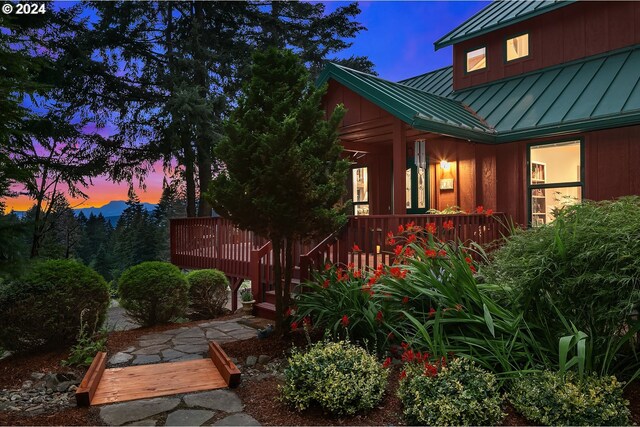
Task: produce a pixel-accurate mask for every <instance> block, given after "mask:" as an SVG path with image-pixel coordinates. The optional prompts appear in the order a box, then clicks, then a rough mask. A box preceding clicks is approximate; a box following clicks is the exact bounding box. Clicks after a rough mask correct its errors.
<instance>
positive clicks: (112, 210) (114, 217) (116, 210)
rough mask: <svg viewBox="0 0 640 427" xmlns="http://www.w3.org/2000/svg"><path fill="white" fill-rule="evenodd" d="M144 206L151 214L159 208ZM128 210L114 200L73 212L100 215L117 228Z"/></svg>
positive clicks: (151, 205)
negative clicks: (121, 217) (121, 216)
mask: <svg viewBox="0 0 640 427" xmlns="http://www.w3.org/2000/svg"><path fill="white" fill-rule="evenodd" d="M140 204H141V205H142V207H143V208H144V209H145V210H147V211H149V212H151V211H153V210H154V209H155V207H156V206H157V205H156V204H154V203H147V202H142V203H140ZM126 208H127V202H126V201H124V200H112V201H110V202H109V203H107V204H106V205H104V206H100V207H97V208H95V207H91V208H76V209H73V211H74V212H75V213H76V215H77V214H79V213H80V212H82V213H83V214H84V215H85V216H86V217H87V218H89V216H90V215H91V214H94V215H95V216H98V215H100V214H102V216H103V217H104V218H105V219H106V220H107V221H109V222H110V223H111V225H113V226H115V225H116V223H117V222H118V218H120V215H122V212H124V210H125V209H126ZM14 213H15V214H16V215H17V216H18V217H19V218H22V217H23V216H24V215H25V213H26V211H14Z"/></svg>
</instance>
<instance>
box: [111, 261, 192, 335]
mask: <svg viewBox="0 0 640 427" xmlns="http://www.w3.org/2000/svg"><path fill="white" fill-rule="evenodd" d="M188 291H189V284H188V283H187V279H186V278H185V276H184V275H183V274H182V273H181V272H180V269H179V268H178V267H176V266H175V265H172V264H169V263H166V262H160V261H147V262H143V263H141V264H138V265H135V266H133V267H130V268H128V269H127V270H125V271H124V272H123V273H122V275H121V276H120V279H119V287H118V292H119V295H120V304H121V306H122V307H123V308H124V309H125V310H126V311H127V315H128V316H129V317H131V318H132V319H133V320H135V321H136V322H138V323H139V324H141V325H144V326H150V325H155V324H157V323H167V322H169V321H170V320H171V319H172V318H175V317H182V316H184V314H185V311H186V308H187V303H188V298H187V294H188Z"/></svg>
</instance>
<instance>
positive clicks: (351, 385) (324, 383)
mask: <svg viewBox="0 0 640 427" xmlns="http://www.w3.org/2000/svg"><path fill="white" fill-rule="evenodd" d="M284 376H285V384H284V386H283V387H282V389H281V391H282V398H283V400H284V401H285V402H287V403H289V404H290V405H291V406H293V407H294V408H295V409H297V410H304V409H307V408H308V407H309V406H311V405H314V404H317V405H319V406H320V407H321V408H322V409H323V410H325V411H327V412H330V413H332V414H335V415H353V414H355V413H356V412H359V411H366V410H369V409H372V408H373V407H374V406H376V404H377V403H378V402H379V401H380V399H381V398H382V395H383V394H384V390H385V387H386V384H387V376H388V372H387V370H386V369H385V368H383V367H382V366H381V365H380V363H378V362H377V361H376V359H375V357H373V356H371V355H370V354H368V353H367V352H366V350H364V349H363V348H361V347H357V346H355V345H353V344H350V343H348V342H345V341H341V342H320V343H317V344H315V345H313V346H312V347H311V349H310V350H309V351H308V352H306V353H300V352H297V351H295V350H294V353H293V355H292V356H291V358H290V359H289V366H287V368H286V369H285V371H284Z"/></svg>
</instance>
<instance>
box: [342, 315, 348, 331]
mask: <svg viewBox="0 0 640 427" xmlns="http://www.w3.org/2000/svg"><path fill="white" fill-rule="evenodd" d="M341 322H342V326H344V327H345V328H346V327H347V326H349V318H348V317H347V315H346V314H345V315H343V316H342V320H341Z"/></svg>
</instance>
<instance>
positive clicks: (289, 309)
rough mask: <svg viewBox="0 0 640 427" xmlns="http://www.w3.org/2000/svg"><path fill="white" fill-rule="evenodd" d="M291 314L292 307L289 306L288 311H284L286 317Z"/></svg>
mask: <svg viewBox="0 0 640 427" xmlns="http://www.w3.org/2000/svg"><path fill="white" fill-rule="evenodd" d="M289 316H291V307H289V308H287V311H285V312H284V317H289Z"/></svg>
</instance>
